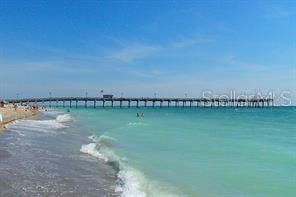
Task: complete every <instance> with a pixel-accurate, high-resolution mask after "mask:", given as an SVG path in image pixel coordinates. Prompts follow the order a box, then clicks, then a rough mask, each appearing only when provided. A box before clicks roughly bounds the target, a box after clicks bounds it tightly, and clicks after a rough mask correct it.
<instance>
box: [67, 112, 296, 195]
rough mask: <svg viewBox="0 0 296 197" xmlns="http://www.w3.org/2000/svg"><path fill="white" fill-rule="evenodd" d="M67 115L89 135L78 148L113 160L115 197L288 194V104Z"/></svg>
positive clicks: (292, 127) (293, 128) (293, 145)
mask: <svg viewBox="0 0 296 197" xmlns="http://www.w3.org/2000/svg"><path fill="white" fill-rule="evenodd" d="M137 112H144V114H145V116H144V117H143V118H137V117H136V113H137ZM72 113H73V115H74V116H75V117H77V119H79V121H80V122H81V124H82V125H85V130H86V131H88V132H89V134H88V135H92V137H91V138H92V139H91V142H90V143H88V144H85V145H90V144H93V145H91V146H88V147H84V150H82V152H83V151H84V152H85V150H88V151H89V152H88V153H89V154H92V155H94V156H96V157H98V158H100V159H102V160H109V161H116V162H117V163H118V165H119V170H120V173H119V179H120V180H121V181H122V182H124V183H125V184H124V185H121V186H120V187H118V189H119V190H120V191H122V192H123V196H295V195H296V189H295V187H294V186H295V185H296V165H295V164H296V141H295V140H296V124H295V120H296V108H294V107H291V108H264V109H262V108H260V109H247V108H239V109H234V108H215V109H213V108H206V109H205V108H199V109H196V108H194V109H189V108H186V109H182V108H179V109H176V108H170V109H165V108H163V109H159V108H158V109H152V108H149V109H147V108H146V109H142V108H141V109H135V108H133V109H78V110H73V111H72ZM94 143H96V144H97V146H96V147H95V146H94ZM82 148H83V147H82Z"/></svg>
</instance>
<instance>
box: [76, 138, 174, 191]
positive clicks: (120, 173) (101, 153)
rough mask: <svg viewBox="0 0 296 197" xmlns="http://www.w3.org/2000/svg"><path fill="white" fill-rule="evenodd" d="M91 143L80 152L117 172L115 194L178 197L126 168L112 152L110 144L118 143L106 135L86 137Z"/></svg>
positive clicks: (128, 167)
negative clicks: (110, 166)
mask: <svg viewBox="0 0 296 197" xmlns="http://www.w3.org/2000/svg"><path fill="white" fill-rule="evenodd" d="M88 138H89V139H90V140H91V141H92V142H91V143H89V144H85V145H82V146H81V149H80V152H82V153H86V154H89V155H91V156H94V157H96V158H98V159H100V160H103V161H104V162H105V163H106V164H110V165H112V166H113V168H114V169H115V170H116V171H117V181H116V188H115V192H116V193H120V196H121V197H135V196H136V197H147V196H157V197H158V196H178V195H174V194H173V193H171V192H167V191H164V190H162V189H161V188H159V187H158V186H157V184H153V183H152V182H151V181H148V180H147V178H146V177H145V176H144V174H143V173H141V172H140V171H138V170H137V169H135V168H132V167H130V166H128V165H127V164H126V163H125V162H124V161H126V159H124V158H120V157H119V156H118V155H117V154H115V153H114V151H113V150H112V144H114V143H116V142H118V141H117V140H116V139H115V138H112V137H109V136H107V135H101V136H100V137H96V136H95V135H92V136H89V137H88Z"/></svg>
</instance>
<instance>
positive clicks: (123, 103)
mask: <svg viewBox="0 0 296 197" xmlns="http://www.w3.org/2000/svg"><path fill="white" fill-rule="evenodd" d="M6 102H8V103H11V104H21V105H42V106H48V107H70V108H72V107H79V106H82V107H85V108H87V107H93V108H96V107H103V108H105V107H112V108H113V107H119V108H123V107H128V108H130V107H137V108H139V107H158V108H162V107H168V108H169V107H184V108H185V107H252V108H257V107H270V106H274V101H273V99H272V98H234V99H229V98H148V97H147V98H144V97H142V98H123V97H118V98H116V97H110V98H104V97H55V98H54V97H50V98H23V99H8V100H6Z"/></svg>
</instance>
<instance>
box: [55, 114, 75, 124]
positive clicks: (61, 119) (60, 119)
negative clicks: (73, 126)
mask: <svg viewBox="0 0 296 197" xmlns="http://www.w3.org/2000/svg"><path fill="white" fill-rule="evenodd" d="M56 120H57V121H58V122H61V123H63V122H70V121H72V120H73V118H72V117H71V115H70V114H62V115H58V116H57V117H56Z"/></svg>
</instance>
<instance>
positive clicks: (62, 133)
mask: <svg viewBox="0 0 296 197" xmlns="http://www.w3.org/2000/svg"><path fill="white" fill-rule="evenodd" d="M56 117H57V118H56ZM41 119H42V120H21V121H17V122H15V123H13V124H10V125H8V126H7V127H8V132H5V133H4V134H2V135H1V136H0V196H30V197H31V196H116V193H115V192H114V191H115V190H114V187H115V181H116V172H115V171H114V170H113V169H112V168H110V166H108V165H105V164H104V163H103V162H101V161H98V160H97V159H94V158H92V157H89V156H87V155H83V154H81V153H80V152H79V149H80V146H81V144H82V143H83V141H84V136H81V135H80V133H81V130H79V129H77V128H78V127H75V122H71V121H70V119H69V116H68V115H66V116H65V115H59V114H58V113H54V112H52V113H48V114H44V115H43V116H42V117H41ZM44 119H46V120H44Z"/></svg>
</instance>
